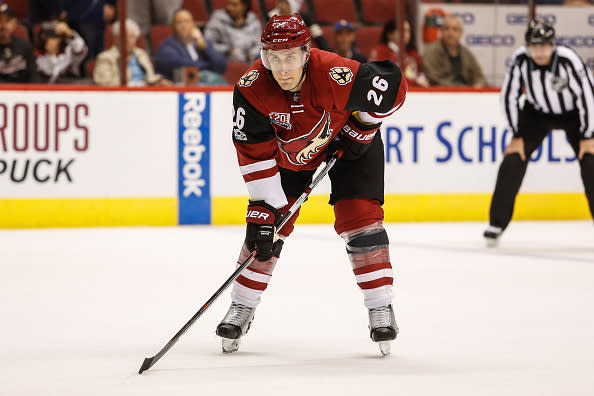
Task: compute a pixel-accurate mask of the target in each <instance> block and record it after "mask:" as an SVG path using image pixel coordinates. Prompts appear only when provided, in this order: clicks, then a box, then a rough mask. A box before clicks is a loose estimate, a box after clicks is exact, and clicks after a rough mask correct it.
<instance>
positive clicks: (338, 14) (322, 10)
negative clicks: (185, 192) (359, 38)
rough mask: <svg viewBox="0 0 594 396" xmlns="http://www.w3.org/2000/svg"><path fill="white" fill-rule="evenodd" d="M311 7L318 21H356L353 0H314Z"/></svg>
mask: <svg viewBox="0 0 594 396" xmlns="http://www.w3.org/2000/svg"><path fill="white" fill-rule="evenodd" d="M313 8H314V13H315V19H316V21H317V22H318V23H336V22H338V21H339V20H341V19H346V20H347V21H351V23H353V22H356V21H357V13H356V12H355V5H354V2H353V0H314V2H313Z"/></svg>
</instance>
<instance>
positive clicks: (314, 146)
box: [278, 111, 332, 165]
mask: <svg viewBox="0 0 594 396" xmlns="http://www.w3.org/2000/svg"><path fill="white" fill-rule="evenodd" d="M331 137H332V130H331V129H330V113H328V112H327V111H324V114H323V115H322V118H320V121H318V123H317V124H316V126H314V127H313V128H312V130H311V131H309V132H308V133H306V134H305V135H302V136H299V137H296V138H294V139H290V140H283V139H281V138H280V137H279V138H278V140H279V144H278V145H279V147H280V149H281V151H282V152H283V153H284V154H285V155H286V156H287V158H288V159H289V162H291V163H292V164H294V165H305V164H307V163H308V162H309V161H311V160H312V158H313V156H314V154H316V153H318V152H319V151H320V149H321V148H322V147H324V146H325V145H326V144H327V143H328V141H329V140H330V138H331Z"/></svg>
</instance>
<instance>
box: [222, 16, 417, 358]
mask: <svg viewBox="0 0 594 396" xmlns="http://www.w3.org/2000/svg"><path fill="white" fill-rule="evenodd" d="M310 41H311V37H310V33H309V31H308V30H307V28H306V27H305V24H304V23H303V20H302V19H301V18H300V17H299V16H298V15H297V14H294V15H292V16H290V17H283V16H275V17H273V18H272V19H271V20H270V21H269V22H268V24H267V25H266V27H265V29H264V32H263V33H262V38H261V42H262V52H261V60H258V61H256V63H254V65H252V67H251V68H250V69H249V71H248V72H247V73H246V74H245V75H244V76H243V77H242V78H241V79H240V80H239V82H238V83H237V85H236V86H235V90H234V95H233V106H234V120H233V121H234V128H233V141H234V145H235V148H236V150H237V156H238V160H239V165H240V171H241V174H242V176H243V178H244V181H245V183H246V187H247V189H248V192H249V195H250V202H249V205H248V210H247V215H246V222H247V229H246V237H245V243H244V245H243V247H242V250H241V253H240V256H239V259H238V262H239V263H241V262H243V261H244V260H245V259H246V258H247V257H248V255H249V254H250V252H251V251H253V250H256V251H257V253H258V254H257V256H256V259H255V260H254V262H253V263H252V264H251V265H249V266H248V267H247V268H246V270H245V271H243V272H242V273H241V275H240V276H239V277H238V278H237V280H236V281H235V282H234V284H233V291H232V294H231V298H232V304H231V307H230V308H229V311H228V312H227V315H225V317H224V318H223V320H222V321H221V323H220V324H219V325H218V327H217V330H216V332H217V335H219V336H220V337H222V341H223V352H234V351H236V350H237V349H238V348H239V342H240V340H241V337H242V336H243V335H245V334H246V333H247V332H248V330H249V329H250V325H251V323H252V321H253V319H254V312H255V310H256V306H257V305H258V304H259V303H260V297H261V294H262V293H263V292H264V290H266V288H267V286H268V282H269V281H270V278H271V275H272V271H273V269H274V266H275V265H276V262H277V260H278V258H279V256H280V252H281V249H282V245H283V243H284V240H285V239H286V238H287V237H288V236H289V235H290V234H291V232H292V231H293V228H294V222H295V220H296V218H297V216H298V214H299V211H297V212H296V213H295V215H294V216H293V217H292V218H291V219H290V220H289V221H288V222H287V224H286V225H285V226H284V227H283V228H282V229H280V230H277V229H276V226H277V225H278V224H279V222H280V219H281V218H282V216H283V213H285V212H286V211H287V210H288V209H289V207H290V206H291V205H292V204H293V203H294V202H295V201H296V199H297V198H298V197H299V196H300V195H301V194H302V193H303V192H304V190H305V189H306V187H307V186H308V185H309V183H310V182H311V180H312V177H313V175H314V173H315V170H316V169H317V167H318V166H319V165H320V164H321V163H322V162H324V160H325V159H326V158H327V156H328V155H329V154H332V153H333V152H334V151H335V150H336V147H339V148H342V149H343V151H344V154H343V156H342V157H341V159H340V160H338V161H337V162H336V164H335V165H334V167H333V168H332V169H331V170H330V172H329V176H330V182H331V189H332V192H331V195H330V204H331V205H333V206H334V215H335V224H334V228H335V230H336V232H337V233H338V234H339V235H340V236H341V237H342V238H343V239H344V241H345V243H346V250H347V255H348V257H349V259H350V262H351V265H352V268H353V272H354V273H355V277H356V281H357V284H358V285H359V287H360V289H361V290H362V292H363V295H364V303H365V306H366V307H367V308H368V311H369V329H370V336H371V339H372V340H373V341H375V342H378V343H379V344H380V349H381V351H382V353H383V354H384V355H385V354H388V353H389V347H390V341H392V340H394V339H395V338H396V336H397V334H398V327H397V326H396V320H395V318H394V310H393V308H392V283H393V274H392V266H391V264H390V257H389V251H388V250H389V249H388V248H389V241H388V235H387V233H386V231H385V230H384V227H383V215H384V213H383V209H382V204H383V199H384V190H383V188H384V147H383V143H382V140H381V135H380V134H379V133H377V132H378V129H379V127H380V125H381V121H382V120H383V118H385V117H387V116H389V115H391V114H393V113H394V112H395V111H396V110H397V109H398V108H399V107H400V106H401V105H402V103H403V102H404V99H405V97H406V88H407V87H406V80H405V79H404V78H402V72H401V71H400V69H399V68H398V66H396V65H395V64H394V63H392V62H389V61H384V62H372V63H367V64H359V63H358V62H356V61H352V60H349V59H345V58H342V57H340V56H338V55H336V54H333V53H329V52H324V51H320V50H317V49H311V48H310ZM321 265H323V263H322V264H321ZM312 276H315V274H312Z"/></svg>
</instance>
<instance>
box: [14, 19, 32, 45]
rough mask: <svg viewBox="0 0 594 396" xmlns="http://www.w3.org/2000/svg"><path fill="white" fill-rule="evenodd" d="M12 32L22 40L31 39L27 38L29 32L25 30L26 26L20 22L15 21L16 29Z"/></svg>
mask: <svg viewBox="0 0 594 396" xmlns="http://www.w3.org/2000/svg"><path fill="white" fill-rule="evenodd" d="M12 34H13V36H15V37H18V38H22V39H23V40H27V41H31V40H29V32H27V28H26V27H25V26H23V25H21V24H20V23H17V26H16V29H15V30H14V32H13V33H12Z"/></svg>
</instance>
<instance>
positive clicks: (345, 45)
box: [334, 19, 367, 63]
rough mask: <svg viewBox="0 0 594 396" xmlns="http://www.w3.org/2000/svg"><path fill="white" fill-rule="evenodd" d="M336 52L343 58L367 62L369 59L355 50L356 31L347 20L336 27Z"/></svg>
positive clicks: (341, 21)
mask: <svg viewBox="0 0 594 396" xmlns="http://www.w3.org/2000/svg"><path fill="white" fill-rule="evenodd" d="M334 52H336V53H337V54H338V55H340V56H342V57H343V58H348V59H353V60H356V61H357V62H360V63H365V62H367V57H366V56H365V55H363V54H361V53H360V52H359V51H357V49H356V48H355V29H354V28H353V25H351V23H350V22H349V21H347V20H344V19H341V20H340V21H338V22H336V25H334Z"/></svg>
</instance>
